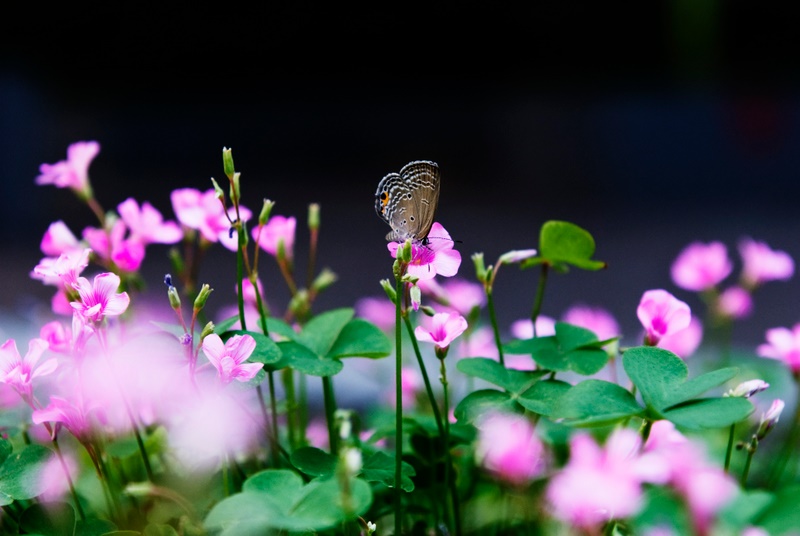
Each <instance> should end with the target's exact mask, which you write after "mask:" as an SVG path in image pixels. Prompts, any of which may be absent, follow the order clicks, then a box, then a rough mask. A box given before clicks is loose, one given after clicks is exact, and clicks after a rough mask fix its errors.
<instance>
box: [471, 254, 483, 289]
mask: <svg viewBox="0 0 800 536" xmlns="http://www.w3.org/2000/svg"><path fill="white" fill-rule="evenodd" d="M472 263H473V264H474V265H475V276H476V277H477V278H478V281H480V282H481V283H485V282H486V265H485V264H484V263H483V253H473V254H472Z"/></svg>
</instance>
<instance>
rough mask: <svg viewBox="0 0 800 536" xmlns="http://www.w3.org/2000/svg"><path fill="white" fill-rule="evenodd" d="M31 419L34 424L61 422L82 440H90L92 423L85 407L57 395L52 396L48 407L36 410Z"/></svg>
mask: <svg viewBox="0 0 800 536" xmlns="http://www.w3.org/2000/svg"><path fill="white" fill-rule="evenodd" d="M31 420H32V421H33V423H34V424H41V423H43V422H55V423H59V424H61V425H63V426H64V427H65V428H66V429H67V430H69V432H70V433H71V434H72V435H74V436H75V437H76V438H77V439H78V440H79V441H81V442H85V441H87V440H88V435H89V433H90V431H91V424H90V423H89V419H88V416H87V414H86V412H85V411H84V410H83V408H82V407H81V406H80V405H78V406H76V405H74V404H73V403H72V402H70V401H69V400H67V399H66V398H63V397H60V396H55V395H51V396H50V404H48V405H47V407H46V408H42V409H37V410H34V412H33V414H32V415H31Z"/></svg>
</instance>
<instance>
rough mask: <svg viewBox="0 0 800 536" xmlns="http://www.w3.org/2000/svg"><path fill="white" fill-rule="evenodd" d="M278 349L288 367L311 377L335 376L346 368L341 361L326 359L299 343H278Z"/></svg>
mask: <svg viewBox="0 0 800 536" xmlns="http://www.w3.org/2000/svg"><path fill="white" fill-rule="evenodd" d="M278 347H279V348H280V349H281V352H282V353H283V356H284V358H285V362H286V366H288V367H291V368H293V369H295V370H297V371H299V372H303V373H305V374H309V375H311V376H333V375H334V374H338V373H339V372H340V371H341V370H342V368H343V367H344V365H343V364H342V362H341V361H338V360H336V359H324V358H322V357H320V356H319V355H317V354H316V353H315V352H314V351H312V350H311V349H310V348H308V347H307V346H304V345H302V344H300V343H298V342H294V341H283V342H279V343H278ZM282 362H283V361H282Z"/></svg>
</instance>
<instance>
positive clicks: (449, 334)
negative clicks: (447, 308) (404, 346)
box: [414, 313, 467, 349]
mask: <svg viewBox="0 0 800 536" xmlns="http://www.w3.org/2000/svg"><path fill="white" fill-rule="evenodd" d="M466 329H467V320H466V319H465V318H464V317H463V316H461V315H459V314H450V313H436V314H435V315H433V318H432V319H431V321H430V329H426V328H424V327H422V326H417V328H416V329H415V330H414V335H416V337H417V340H418V341H421V342H431V343H433V344H435V345H436V346H438V347H439V348H442V349H444V348H447V347H448V346H450V343H451V342H453V340H455V338H456V337H458V336H459V335H461V334H462V333H464V331H466Z"/></svg>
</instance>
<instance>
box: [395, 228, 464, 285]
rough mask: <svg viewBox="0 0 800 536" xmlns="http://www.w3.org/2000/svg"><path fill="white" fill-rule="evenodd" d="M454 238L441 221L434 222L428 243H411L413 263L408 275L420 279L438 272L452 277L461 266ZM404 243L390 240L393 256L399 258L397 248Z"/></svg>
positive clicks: (459, 254)
mask: <svg viewBox="0 0 800 536" xmlns="http://www.w3.org/2000/svg"><path fill="white" fill-rule="evenodd" d="M453 244H454V242H453V239H452V238H450V234H449V233H448V232H447V231H446V230H445V228H444V227H442V225H441V224H440V223H439V222H434V224H433V226H431V231H430V233H428V243H427V244H412V245H411V263H410V264H409V265H408V275H412V276H414V277H417V278H419V279H432V278H433V277H435V276H436V275H437V274H438V275H441V276H444V277H452V276H454V275H456V273H458V268H459V266H461V253H459V252H458V251H456V250H455V249H453ZM401 246H402V244H401V243H399V242H389V244H388V245H387V247H388V248H389V253H391V255H392V257H394V258H397V249H398V248H399V247H401Z"/></svg>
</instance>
